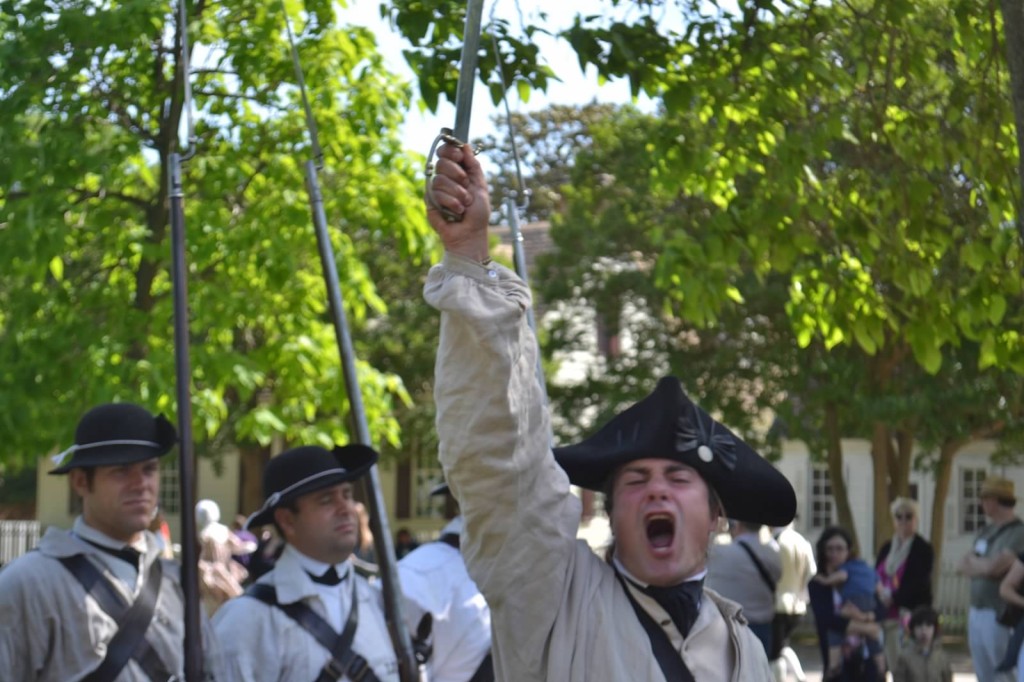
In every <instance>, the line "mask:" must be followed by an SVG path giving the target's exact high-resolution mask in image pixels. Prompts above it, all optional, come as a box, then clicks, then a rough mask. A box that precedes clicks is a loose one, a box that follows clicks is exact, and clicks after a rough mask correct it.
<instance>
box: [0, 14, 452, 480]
mask: <svg viewBox="0 0 1024 682" xmlns="http://www.w3.org/2000/svg"><path fill="white" fill-rule="evenodd" d="M287 8H288V9H287V11H288V14H289V16H290V17H291V19H292V21H294V22H296V26H297V27H298V36H297V40H298V44H299V52H300V55H301V61H302V66H303V68H304V71H305V78H306V81H307V84H308V85H309V88H310V98H311V102H312V107H313V112H314V115H315V117H316V119H317V121H318V124H319V131H320V138H321V143H322V145H323V148H324V150H325V157H326V167H325V169H324V171H323V173H322V174H321V186H322V191H323V195H324V200H325V211H326V214H327V216H328V219H329V221H330V228H331V234H332V240H333V242H334V250H335V253H336V256H337V259H338V263H337V266H338V271H339V274H340V277H341V279H342V282H341V284H342V289H343V292H344V296H345V304H346V307H347V308H348V311H347V312H348V315H349V320H350V323H351V324H352V325H353V328H354V337H355V338H356V339H357V340H358V346H357V355H359V356H360V357H364V354H365V349H366V344H369V343H372V334H371V333H370V332H369V331H368V330H367V325H368V321H369V320H371V319H372V318H380V317H383V316H385V315H386V312H387V309H386V305H385V303H384V301H383V300H382V299H381V298H380V296H379V295H378V292H377V289H376V286H375V283H374V281H373V279H372V277H371V275H370V270H369V268H368V267H367V264H366V263H364V262H363V261H362V260H360V256H365V255H366V250H365V249H363V250H360V249H359V248H358V245H357V244H356V243H355V242H354V239H355V238H356V237H355V236H354V235H357V234H358V238H359V239H366V240H374V239H377V238H379V237H380V236H381V235H383V234H385V233H386V234H387V235H389V238H390V244H391V245H392V247H393V251H391V252H390V253H378V256H377V257H379V258H387V257H391V258H395V257H398V258H402V259H405V260H406V262H412V263H417V262H420V261H421V260H422V259H423V257H424V255H425V254H426V253H428V252H429V250H430V249H431V248H432V245H433V241H432V239H431V237H430V236H429V230H428V229H427V227H426V224H425V221H424V219H423V216H422V209H421V205H420V202H419V199H418V195H419V190H418V188H417V186H416V182H415V178H416V173H417V171H418V162H417V160H416V159H413V158H411V157H410V156H409V155H408V154H406V153H405V152H404V150H403V149H402V148H401V145H400V141H399V138H398V135H397V131H398V128H399V126H400V123H401V121H402V117H403V112H404V110H405V109H406V108H407V107H408V105H409V101H410V98H409V93H408V88H407V87H406V86H405V84H404V83H402V82H401V81H399V80H398V79H397V78H396V77H395V76H394V75H392V74H391V73H389V72H388V71H387V69H386V68H385V67H384V65H383V61H382V59H381V57H380V55H379V54H378V53H377V51H376V47H375V43H374V40H373V36H372V35H371V34H370V33H369V32H368V31H367V30H366V29H363V28H357V27H351V26H346V25H344V24H343V23H340V22H339V21H337V20H336V18H335V7H334V6H333V4H332V3H330V2H319V1H313V2H306V3H303V4H300V3H297V2H288V3H287ZM175 9H176V5H172V4H171V3H167V2H136V1H117V2H111V3H105V4H103V5H96V3H93V2H86V1H82V0H62V1H61V2H59V3H53V2H40V1H39V0H5V2H3V3H0V35H2V43H0V368H2V369H0V384H2V386H3V390H2V391H0V437H2V438H3V440H4V442H5V451H4V456H3V457H4V459H5V460H6V461H8V462H9V463H18V462H23V461H30V460H31V459H32V458H33V457H35V456H37V455H39V454H42V453H44V452H46V451H47V450H49V449H51V448H53V447H55V446H56V445H57V444H61V443H64V444H66V443H68V442H70V439H71V432H72V430H73V428H74V424H75V422H76V421H77V418H78V416H80V414H81V412H82V411H84V409H86V408H87V407H89V406H90V405H92V404H95V403H98V402H102V401H108V400H132V401H137V402H141V403H143V404H146V405H147V406H149V407H150V408H152V409H154V410H160V411H164V412H166V413H168V414H169V415H173V414H174V413H175V412H176V409H175V405H174V400H173V395H174V386H175V377H174V364H173V350H174V349H173V344H172V340H173V336H172V317H171V316H172V307H171V281H170V279H169V273H168V270H169V262H170V248H169V244H168V199H167V185H168V182H167V177H166V167H167V166H166V162H167V158H168V156H169V154H171V153H172V152H174V151H176V150H179V149H180V147H179V137H180V133H181V132H182V131H183V130H184V129H185V114H186V113H187V112H186V107H185V102H184V101H183V91H184V88H183V70H182V68H181V67H182V62H181V59H180V44H181V41H180V35H179V33H178V27H177V25H176V20H175V11H174V10H175ZM187 10H188V17H189V22H190V26H189V32H190V42H191V45H192V46H193V50H192V55H191V61H192V70H193V75H192V81H193V91H194V96H195V107H196V111H197V114H196V117H197V126H196V131H197V138H196V140H195V141H194V142H193V144H192V146H193V149H194V151H195V156H194V157H192V158H191V159H190V160H188V161H187V163H185V164H184V188H185V194H186V199H185V208H186V226H187V229H188V235H187V247H188V254H187V261H188V264H189V277H190V283H189V286H190V301H189V303H190V312H191V320H190V323H191V337H192V364H193V368H194V376H193V380H194V393H193V402H194V405H193V412H194V416H195V422H196V424H195V431H196V437H197V439H198V440H199V441H200V442H201V445H202V446H204V448H206V449H209V450H211V451H214V452H216V451H217V450H218V449H219V448H220V447H222V446H224V445H226V444H230V443H260V444H267V443H269V442H270V441H271V440H272V439H273V438H274V437H275V436H282V437H284V438H285V439H287V440H291V441H298V442H318V441H319V442H326V441H328V440H334V441H344V440H346V439H347V435H346V434H347V428H346V419H347V416H348V414H347V399H346V397H345V396H344V389H343V382H342V380H341V368H340V361H339V357H338V351H337V346H336V344H335V340H334V335H333V330H332V327H331V324H330V318H329V316H328V314H327V304H326V293H325V287H324V284H323V281H322V277H321V275H320V264H319V260H318V257H317V250H316V241H315V236H314V234H313V229H312V223H311V220H310V217H309V216H310V213H309V206H308V203H307V198H306V194H305V191H304V189H303V163H304V161H305V160H306V159H308V158H310V156H311V151H310V146H309V138H308V135H307V132H306V128H305V122H304V120H303V117H302V114H301V108H300V105H299V98H298V91H297V88H296V87H295V86H294V75H293V73H292V63H291V60H290V55H289V50H288V45H287V42H286V34H285V30H284V24H283V20H282V19H283V17H282V15H281V11H280V8H279V7H277V6H276V5H274V4H270V5H266V4H260V3H250V2H235V1H230V0H229V1H228V2H224V3H217V4H208V3H206V2H205V1H204V0H199V1H198V2H194V3H189V4H188V8H187ZM342 18H343V15H342ZM364 332H365V333H364ZM359 373H360V378H361V381H362V384H363V389H364V401H365V403H366V408H367V417H368V420H369V422H370V425H371V430H372V432H373V434H374V438H375V439H378V440H381V441H388V442H391V443H395V444H397V442H398V440H399V433H398V426H397V422H396V421H395V419H394V417H393V414H392V408H393V406H394V405H395V403H396V402H398V403H401V402H403V401H405V400H407V399H408V395H407V393H406V392H405V390H404V388H403V386H402V382H401V379H400V378H399V377H398V376H397V375H396V374H394V373H393V372H389V371H386V370H382V369H381V368H379V367H374V366H371V365H370V364H368V363H367V362H365V361H362V362H361V363H360V366H359Z"/></svg>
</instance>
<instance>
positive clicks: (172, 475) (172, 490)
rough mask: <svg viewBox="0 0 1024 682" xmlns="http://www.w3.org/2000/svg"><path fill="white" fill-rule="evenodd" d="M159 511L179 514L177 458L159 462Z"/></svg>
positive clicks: (179, 491) (179, 486)
mask: <svg viewBox="0 0 1024 682" xmlns="http://www.w3.org/2000/svg"><path fill="white" fill-rule="evenodd" d="M160 511H162V512H163V513H164V514H165V515H166V514H178V513H180V512H181V474H180V472H179V470H178V458H177V457H164V458H162V461H161V462H160Z"/></svg>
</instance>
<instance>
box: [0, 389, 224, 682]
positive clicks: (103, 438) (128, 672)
mask: <svg viewBox="0 0 1024 682" xmlns="http://www.w3.org/2000/svg"><path fill="white" fill-rule="evenodd" d="M177 440H178V438H177V433H176V432H175V429H174V426H173V425H172V424H171V423H170V422H169V421H167V419H165V418H164V416H163V415H159V416H156V417H154V416H153V415H152V414H150V413H149V412H148V411H147V410H146V409H145V408H143V407H140V406H138V405H132V404H130V403H111V404H106V405H100V406H98V407H95V408H93V409H91V410H89V411H88V412H87V413H86V414H85V415H84V416H83V417H82V419H81V421H79V423H78V427H77V428H76V429H75V442H74V444H73V445H72V446H71V447H69V448H68V449H66V450H64V451H63V452H61V453H60V454H59V455H56V456H55V457H54V459H55V460H56V462H57V467H56V468H55V469H53V470H52V471H51V472H50V473H51V474H58V475H67V476H68V478H69V481H70V484H71V488H72V490H73V492H74V494H75V495H76V496H78V497H80V498H81V500H82V513H81V515H80V516H79V517H78V518H76V519H75V522H74V525H73V526H72V528H71V530H70V531H67V530H62V529H58V528H49V529H47V531H46V534H45V535H44V536H43V538H42V540H40V542H39V547H38V551H35V552H29V553H27V554H25V555H24V556H22V557H20V558H19V559H17V560H15V561H14V562H13V563H12V564H11V565H10V566H8V567H7V568H5V569H4V570H3V571H2V572H0V671H2V672H0V677H2V678H3V679H5V680H6V679H10V680H21V681H24V682H35V681H40V682H42V681H44V680H45V681H52V682H63V681H64V680H71V679H76V680H77V679H97V680H100V679H103V680H113V679H118V680H133V681H134V680H139V681H140V682H141V681H142V680H151V679H152V680H157V679H159V680H166V679H171V678H172V676H177V678H178V679H182V676H183V674H184V671H183V668H184V654H183V651H184V637H185V631H184V612H185V608H184V593H183V590H182V586H181V578H180V567H179V566H178V565H177V563H175V562H173V561H168V560H165V559H161V558H160V552H161V545H160V543H159V542H158V540H157V538H156V536H154V535H153V534H152V533H150V532H149V531H148V530H146V529H147V527H148V526H149V524H150V521H151V520H152V519H153V516H154V514H155V513H156V505H157V501H158V498H159V491H160V460H159V458H160V457H162V456H164V455H166V454H167V453H168V452H170V450H171V449H172V448H173V447H174V445H175V444H176V443H177ZM87 595H88V596H87ZM132 623H135V625H132ZM203 653H204V656H205V661H204V664H203V667H204V674H205V676H206V679H221V677H220V674H221V670H220V668H219V667H218V666H219V661H220V659H219V656H218V653H219V652H218V650H217V645H216V642H215V641H214V640H213V637H212V630H210V628H209V624H208V623H207V622H206V621H205V619H204V620H203ZM83 676H84V677H83Z"/></svg>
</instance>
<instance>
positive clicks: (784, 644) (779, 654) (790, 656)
mask: <svg viewBox="0 0 1024 682" xmlns="http://www.w3.org/2000/svg"><path fill="white" fill-rule="evenodd" d="M774 537H775V542H776V544H778V546H779V559H780V560H781V562H782V577H781V578H779V582H778V585H777V586H776V588H775V616H774V618H773V620H772V650H771V652H770V653H769V654H768V659H769V661H770V662H771V665H772V672H773V673H774V675H775V679H776V682H784V680H785V679H786V669H787V668H789V670H791V671H792V672H793V675H794V676H795V677H796V679H797V682H804V681H805V680H806V679H807V676H806V675H805V674H804V670H803V666H801V665H800V658H799V657H798V656H797V655H796V652H795V651H794V650H793V647H792V646H791V645H790V641H789V638H790V636H791V635H792V634H793V631H794V630H796V627H797V625H799V623H800V620H801V619H802V618H803V617H804V614H806V613H807V602H808V600H809V599H810V597H809V596H808V594H807V584H808V583H809V582H810V581H811V578H813V577H814V574H815V573H817V572H818V565H817V563H816V562H815V561H814V548H813V547H812V546H811V543H810V542H808V541H807V538H805V537H804V536H803V535H801V534H800V533H798V532H797V530H796V529H795V528H794V527H793V524H792V523H791V524H789V525H788V526H785V527H782V528H776V529H775V533H774Z"/></svg>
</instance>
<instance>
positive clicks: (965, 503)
mask: <svg viewBox="0 0 1024 682" xmlns="http://www.w3.org/2000/svg"><path fill="white" fill-rule="evenodd" d="M984 482H985V470H984V469H968V468H964V469H961V470H960V532H961V533H963V534H964V535H973V534H974V533H977V532H978V531H979V530H980V529H981V528H982V526H984V525H985V512H983V511H982V510H981V496H980V495H979V493H980V492H981V484H982V483H984Z"/></svg>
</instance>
